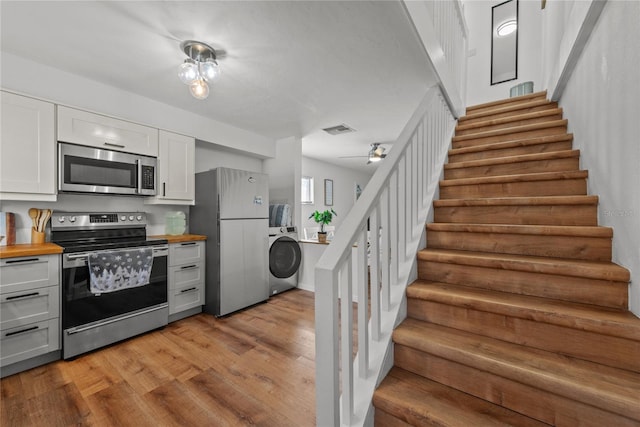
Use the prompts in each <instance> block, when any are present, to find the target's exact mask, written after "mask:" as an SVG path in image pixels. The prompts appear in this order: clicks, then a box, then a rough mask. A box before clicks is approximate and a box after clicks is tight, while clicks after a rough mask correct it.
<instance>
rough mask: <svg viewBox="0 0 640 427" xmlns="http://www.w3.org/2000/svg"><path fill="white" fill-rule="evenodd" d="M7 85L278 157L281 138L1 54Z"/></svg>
mask: <svg viewBox="0 0 640 427" xmlns="http://www.w3.org/2000/svg"><path fill="white" fill-rule="evenodd" d="M0 55H1V57H2V62H1V70H2V88H3V89H8V90H11V91H15V92H19V93H22V94H25V95H30V96H33V97H36V98H42V99H45V100H47V101H51V102H54V103H57V104H63V105H68V106H70V107H76V108H81V109H84V110H87V111H93V112H96V113H101V114H105V115H109V116H114V117H118V118H122V119H125V120H129V121H132V122H137V123H141V124H145V125H148V126H152V127H157V128H160V129H165V130H169V131H173V132H177V133H181V134H183V135H189V136H193V137H195V138H196V139H200V140H203V141H208V142H211V143H214V144H218V145H221V146H226V147H230V148H233V149H235V150H241V151H245V152H247V153H249V154H254V155H259V156H262V157H263V158H265V157H273V156H274V155H275V141H274V140H272V139H270V138H267V137H264V136H262V135H258V134H256V133H253V132H249V131H246V130H243V129H239V128H236V127H233V126H230V125H227V124H225V123H222V122H219V121H216V120H213V119H210V118H206V117H204V116H200V115H197V114H194V113H191V112H188V111H185V110H181V109H179V108H175V107H172V106H170V105H167V104H163V103H161V102H158V101H155V100H152V99H149V98H145V97H142V96H139V95H136V94H133V93H131V92H127V91H124V90H122V89H118V88H116V87H113V86H108V85H105V84H103V83H98V82H96V81H94V80H90V79H87V78H84V77H81V76H78V75H75V74H71V73H68V72H65V71H62V70H59V69H56V68H52V67H49V66H45V65H42V64H38V63H36V62H33V61H30V60H26V59H24V58H21V57H19V56H16V55H13V54H9V53H6V52H0Z"/></svg>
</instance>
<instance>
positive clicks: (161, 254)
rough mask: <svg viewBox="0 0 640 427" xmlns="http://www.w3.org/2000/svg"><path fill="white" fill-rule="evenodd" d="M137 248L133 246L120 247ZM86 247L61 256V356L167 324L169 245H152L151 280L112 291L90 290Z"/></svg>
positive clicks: (77, 353)
mask: <svg viewBox="0 0 640 427" xmlns="http://www.w3.org/2000/svg"><path fill="white" fill-rule="evenodd" d="M125 249H136V248H121V249H120V250H125ZM88 255H89V253H86V252H85V253H71V254H65V255H64V256H63V261H62V325H63V336H62V355H63V358H64V359H68V358H71V357H75V356H77V355H79V354H82V353H86V352H88V351H91V350H94V349H97V348H100V347H103V346H105V345H109V344H112V343H115V342H117V341H120V340H123V339H127V338H130V337H132V336H135V335H138V334H141V333H144V332H147V331H150V330H153V329H156V328H160V327H163V326H165V325H166V324H167V323H168V319H169V304H168V302H167V258H168V255H169V247H168V246H167V245H162V246H153V264H152V267H151V274H150V280H149V284H147V285H144V286H139V287H135V288H128V289H122V290H119V291H115V292H107V293H101V294H93V293H91V291H90V282H89V280H90V279H89V268H88V266H87V264H88V260H87V256H88Z"/></svg>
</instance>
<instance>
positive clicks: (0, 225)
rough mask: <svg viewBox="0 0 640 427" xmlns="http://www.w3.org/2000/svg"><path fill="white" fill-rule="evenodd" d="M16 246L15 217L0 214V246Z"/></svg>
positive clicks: (11, 214) (8, 213)
mask: <svg viewBox="0 0 640 427" xmlns="http://www.w3.org/2000/svg"><path fill="white" fill-rule="evenodd" d="M15 244H16V217H15V215H14V214H13V213H11V212H0V246H12V245H15Z"/></svg>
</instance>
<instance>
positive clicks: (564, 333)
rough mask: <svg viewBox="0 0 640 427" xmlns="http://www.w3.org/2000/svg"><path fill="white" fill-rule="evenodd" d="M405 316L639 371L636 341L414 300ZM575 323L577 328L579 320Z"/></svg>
mask: <svg viewBox="0 0 640 427" xmlns="http://www.w3.org/2000/svg"><path fill="white" fill-rule="evenodd" d="M407 315H408V316H409V317H412V318H414V319H419V320H423V321H426V322H431V323H435V324H438V325H442V326H447V327H450V328H455V329H460V330H463V331H468V332H473V333H476V334H478V335H483V336H487V337H491V338H496V339H499V340H502V341H508V342H511V343H515V344H520V345H526V346H528V347H534V348H538V349H541V350H546V351H552V352H556V353H559V354H564V355H567V356H572V357H577V358H580V359H583V360H589V361H591V362H595V363H600V364H603V365H607V366H611V367H614V368H621V369H627V370H631V371H635V372H640V359H639V358H638V357H636V355H638V354H640V342H638V341H631V340H628V339H624V338H618V337H613V336H610V335H603V334H597V333H593V332H585V331H582V330H579V329H573V328H569V327H564V326H558V325H552V324H549V323H542V322H536V321H532V320H527V319H523V318H516V317H510V316H507V315H503V314H496V313H488V312H486V311H479V310H473V309H471V308H465V307H460V306H454V305H447V304H441V303H437V302H432V301H425V300H421V299H415V298H409V299H408V300H407ZM522 316H523V317H529V318H535V313H526V312H523V313H522ZM575 322H576V325H578V326H579V323H580V320H579V319H576V320H575Z"/></svg>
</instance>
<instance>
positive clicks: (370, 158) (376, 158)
mask: <svg viewBox="0 0 640 427" xmlns="http://www.w3.org/2000/svg"><path fill="white" fill-rule="evenodd" d="M380 160H382V157H378V156H369V161H370V162H379V161H380Z"/></svg>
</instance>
